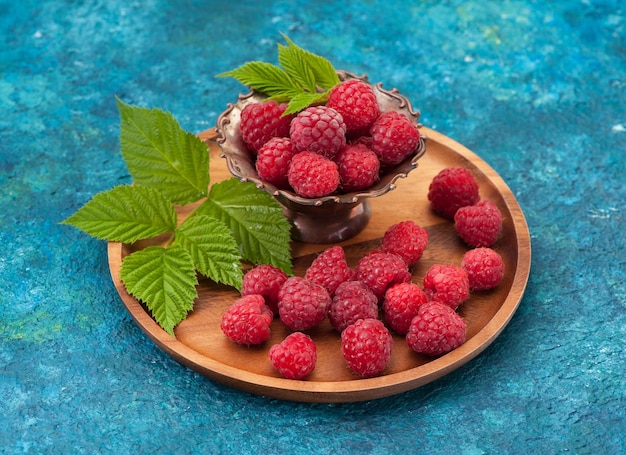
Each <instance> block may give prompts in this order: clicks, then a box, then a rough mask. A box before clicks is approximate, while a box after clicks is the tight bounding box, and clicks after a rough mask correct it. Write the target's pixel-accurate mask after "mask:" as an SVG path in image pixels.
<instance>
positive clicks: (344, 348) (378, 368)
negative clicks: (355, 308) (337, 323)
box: [341, 319, 393, 378]
mask: <svg viewBox="0 0 626 455" xmlns="http://www.w3.org/2000/svg"><path fill="white" fill-rule="evenodd" d="M392 348H393V338H392V336H391V333H389V330H387V327H385V325H384V324H383V323H382V321H380V320H378V319H359V320H358V321H357V322H355V323H354V324H351V325H349V326H348V327H346V328H345V330H344V331H343V332H341V352H342V354H343V358H344V359H345V361H346V363H347V364H348V367H349V368H350V369H351V370H352V371H353V372H355V373H356V374H358V375H359V376H361V377H363V378H369V377H372V376H376V375H378V374H380V373H381V372H382V371H383V370H384V369H385V367H386V366H387V363H388V362H389V359H390V358H391V350H392Z"/></svg>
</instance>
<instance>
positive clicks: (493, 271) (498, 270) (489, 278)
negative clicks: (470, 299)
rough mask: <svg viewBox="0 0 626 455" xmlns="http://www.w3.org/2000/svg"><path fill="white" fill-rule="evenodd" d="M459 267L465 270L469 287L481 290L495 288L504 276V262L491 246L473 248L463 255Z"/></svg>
mask: <svg viewBox="0 0 626 455" xmlns="http://www.w3.org/2000/svg"><path fill="white" fill-rule="evenodd" d="M461 268H463V269H464V270H465V271H466V272H467V277H468V279H469V285H470V289H471V290H474V291H483V290H485V289H492V288H495V287H496V286H497V285H498V284H500V281H502V278H503V277H504V262H503V261H502V257H501V256H500V255H499V254H498V252H497V251H495V250H492V249H491V248H475V249H473V250H469V251H467V252H466V253H465V254H464V255H463V259H462V261H461Z"/></svg>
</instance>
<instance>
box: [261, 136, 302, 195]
mask: <svg viewBox="0 0 626 455" xmlns="http://www.w3.org/2000/svg"><path fill="white" fill-rule="evenodd" d="M296 153H297V151H296V149H295V147H294V146H293V144H292V143H291V139H289V138H286V137H273V138H271V139H270V140H269V141H267V142H266V143H265V144H263V146H262V147H261V148H260V149H259V152H258V153H257V157H256V163H255V166H256V171H257V173H258V174H259V177H261V180H264V181H266V182H268V183H271V184H272V185H274V186H276V187H277V188H280V189H286V188H288V187H289V180H288V179H287V173H288V171H289V164H290V163H291V159H292V158H293V157H294V155H295V154H296Z"/></svg>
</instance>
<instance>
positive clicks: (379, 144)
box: [370, 111, 420, 165]
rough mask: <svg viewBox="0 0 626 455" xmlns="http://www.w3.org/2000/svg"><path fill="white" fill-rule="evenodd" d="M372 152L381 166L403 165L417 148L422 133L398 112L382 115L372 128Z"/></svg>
mask: <svg viewBox="0 0 626 455" xmlns="http://www.w3.org/2000/svg"><path fill="white" fill-rule="evenodd" d="M370 134H371V136H372V150H374V153H376V155H377V156H378V159H379V160H380V162H381V164H383V165H394V164H399V163H401V162H402V161H403V160H404V159H405V158H407V157H408V156H409V155H411V154H412V153H413V152H414V151H415V149H416V148H417V144H418V143H419V139H420V132H419V129H418V128H417V125H416V124H415V123H413V122H412V121H411V120H410V119H409V118H408V117H407V116H406V115H404V114H401V113H400V112H396V111H388V112H384V113H382V114H380V115H379V116H378V118H377V119H376V121H375V122H374V123H373V124H372V127H371V128H370Z"/></svg>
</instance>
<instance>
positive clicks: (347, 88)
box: [326, 79, 380, 136]
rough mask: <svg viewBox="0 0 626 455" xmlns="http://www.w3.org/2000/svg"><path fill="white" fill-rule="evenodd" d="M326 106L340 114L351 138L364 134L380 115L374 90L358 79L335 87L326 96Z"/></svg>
mask: <svg viewBox="0 0 626 455" xmlns="http://www.w3.org/2000/svg"><path fill="white" fill-rule="evenodd" d="M326 106H328V107H331V108H333V109H335V110H336V111H337V112H339V113H340V114H341V116H342V117H343V121H344V122H345V124H346V129H347V132H348V133H351V135H353V136H354V135H359V134H362V133H366V132H367V131H368V130H369V128H370V126H372V123H374V120H376V119H377V118H378V116H379V115H380V109H379V107H378V100H377V99H376V94H375V93H374V90H372V87H371V86H369V85H368V84H366V83H365V82H363V81H360V80H358V79H349V80H347V81H344V82H342V83H341V84H339V85H337V86H335V87H334V88H333V89H332V90H331V92H330V94H329V95H328V101H327V103H326Z"/></svg>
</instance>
